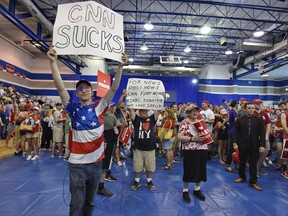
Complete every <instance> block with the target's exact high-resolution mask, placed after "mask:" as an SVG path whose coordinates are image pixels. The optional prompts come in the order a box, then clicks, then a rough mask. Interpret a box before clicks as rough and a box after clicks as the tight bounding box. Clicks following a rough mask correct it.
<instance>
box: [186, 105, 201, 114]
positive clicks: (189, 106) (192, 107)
mask: <svg viewBox="0 0 288 216" xmlns="http://www.w3.org/2000/svg"><path fill="white" fill-rule="evenodd" d="M192 109H197V110H199V109H200V108H199V107H198V106H197V105H196V104H192V103H191V104H189V105H188V106H187V107H186V109H185V112H186V111H188V110H192Z"/></svg>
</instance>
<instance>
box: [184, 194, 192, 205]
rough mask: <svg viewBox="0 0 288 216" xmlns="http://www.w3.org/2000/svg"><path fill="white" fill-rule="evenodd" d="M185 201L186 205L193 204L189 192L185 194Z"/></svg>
mask: <svg viewBox="0 0 288 216" xmlns="http://www.w3.org/2000/svg"><path fill="white" fill-rule="evenodd" d="M183 200H184V202H186V203H190V202H191V199H190V196H189V192H183Z"/></svg>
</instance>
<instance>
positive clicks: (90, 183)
mask: <svg viewBox="0 0 288 216" xmlns="http://www.w3.org/2000/svg"><path fill="white" fill-rule="evenodd" d="M47 55H48V58H49V60H50V66H51V69H52V76H53V79H54V82H55V86H56V88H57V90H58V93H59V95H60V98H61V100H62V103H63V105H64V106H65V107H66V110H67V111H68V113H69V115H70V117H71V123H72V141H71V142H70V143H69V148H70V151H71V154H70V157H69V177H70V192H71V202H70V214H69V215H70V216H79V215H92V213H93V208H94V203H93V200H94V196H95V192H96V190H97V188H98V185H99V181H100V178H101V174H102V159H103V158H104V157H105V155H104V120H103V119H104V115H105V113H106V111H107V109H108V104H109V103H110V101H111V99H112V98H113V96H114V94H115V92H116V91H117V89H118V87H119V83H120V80H121V76H122V69H123V64H124V63H125V62H126V59H127V56H126V55H125V54H123V55H122V63H119V66H118V70H117V72H116V75H115V80H114V82H113V84H112V86H111V88H110V89H109V91H108V92H107V93H106V95H105V96H104V97H103V98H101V99H100V100H99V101H97V102H96V103H93V101H92V99H91V98H92V95H93V91H92V86H91V83H90V82H88V81H87V80H80V81H78V82H77V84H76V95H77V96H78V97H79V101H80V102H79V103H76V102H74V101H72V100H71V99H70V96H69V94H68V92H67V90H66V89H65V86H64V84H63V82H62V79H61V76H60V73H59V70H58V67H57V55H56V51H55V50H54V49H53V46H52V47H51V48H50V50H49V51H48V53H47Z"/></svg>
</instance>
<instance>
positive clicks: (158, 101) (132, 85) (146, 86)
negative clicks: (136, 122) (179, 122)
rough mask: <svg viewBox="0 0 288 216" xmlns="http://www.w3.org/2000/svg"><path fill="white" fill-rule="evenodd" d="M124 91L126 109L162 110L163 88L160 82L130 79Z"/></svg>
mask: <svg viewBox="0 0 288 216" xmlns="http://www.w3.org/2000/svg"><path fill="white" fill-rule="evenodd" d="M126 90H127V97H126V105H127V107H128V108H132V109H152V110H160V109H163V106H164V94H165V87H164V85H163V83H162V81H161V80H152V79H136V78H130V79H128V83H127V88H126Z"/></svg>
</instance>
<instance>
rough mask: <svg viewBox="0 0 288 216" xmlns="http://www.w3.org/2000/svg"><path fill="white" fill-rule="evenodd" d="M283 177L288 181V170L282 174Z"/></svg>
mask: <svg viewBox="0 0 288 216" xmlns="http://www.w3.org/2000/svg"><path fill="white" fill-rule="evenodd" d="M281 175H282V176H283V177H284V178H286V179H288V170H286V171H284V172H282V173H281Z"/></svg>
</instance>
